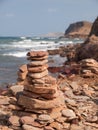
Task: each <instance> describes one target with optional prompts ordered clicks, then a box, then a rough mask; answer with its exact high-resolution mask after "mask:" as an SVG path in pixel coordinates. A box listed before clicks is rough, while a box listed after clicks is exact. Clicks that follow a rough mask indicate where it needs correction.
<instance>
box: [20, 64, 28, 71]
mask: <svg viewBox="0 0 98 130" xmlns="http://www.w3.org/2000/svg"><path fill="white" fill-rule="evenodd" d="M19 70H20V72H22V73H23V72H26V71H27V65H22V66H20V68H19Z"/></svg>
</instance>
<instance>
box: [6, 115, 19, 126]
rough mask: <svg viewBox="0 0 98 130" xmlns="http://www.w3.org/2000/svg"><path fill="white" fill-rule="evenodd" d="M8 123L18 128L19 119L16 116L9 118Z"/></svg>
mask: <svg viewBox="0 0 98 130" xmlns="http://www.w3.org/2000/svg"><path fill="white" fill-rule="evenodd" d="M8 121H9V124H10V125H13V126H20V123H19V117H18V116H11V117H10V118H9V120H8Z"/></svg>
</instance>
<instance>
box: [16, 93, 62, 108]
mask: <svg viewBox="0 0 98 130" xmlns="http://www.w3.org/2000/svg"><path fill="white" fill-rule="evenodd" d="M18 104H19V105H23V106H24V107H25V108H29V109H51V108H55V107H59V106H61V105H63V104H64V99H62V97H58V98H55V99H53V100H48V101H47V100H39V99H33V98H29V97H26V96H23V95H21V96H20V97H19V99H18Z"/></svg>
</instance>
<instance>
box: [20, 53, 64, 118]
mask: <svg viewBox="0 0 98 130" xmlns="http://www.w3.org/2000/svg"><path fill="white" fill-rule="evenodd" d="M27 59H28V60H29V61H30V62H29V63H28V64H27V70H28V74H27V76H26V79H25V81H24V90H23V94H22V95H20V96H19V98H18V104H19V105H21V106H22V107H23V108H24V110H25V111H29V112H34V113H37V114H52V112H53V111H54V109H55V110H56V109H57V110H59V111H60V110H61V109H60V108H62V107H64V104H65V103H64V97H63V94H62V93H61V91H59V89H58V86H57V83H56V79H55V78H53V77H52V76H50V75H49V74H48V64H47V63H48V60H47V59H48V52H46V51H31V52H28V53H27ZM55 112H58V111H55ZM54 118H56V114H55V117H54Z"/></svg>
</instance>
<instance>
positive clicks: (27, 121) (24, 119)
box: [20, 116, 34, 125]
mask: <svg viewBox="0 0 98 130" xmlns="http://www.w3.org/2000/svg"><path fill="white" fill-rule="evenodd" d="M20 122H21V123H22V124H27V125H32V123H33V122H34V118H33V117H30V116H23V117H21V118H20Z"/></svg>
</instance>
